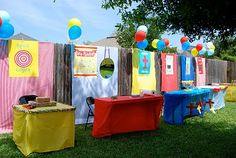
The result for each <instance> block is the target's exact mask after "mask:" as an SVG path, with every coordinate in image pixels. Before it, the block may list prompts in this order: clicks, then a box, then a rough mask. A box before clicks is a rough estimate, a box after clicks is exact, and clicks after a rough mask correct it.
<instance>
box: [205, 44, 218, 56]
mask: <svg viewBox="0 0 236 158" xmlns="http://www.w3.org/2000/svg"><path fill="white" fill-rule="evenodd" d="M207 48H208V51H207V54H208V55H209V56H210V55H213V54H214V53H215V49H216V47H215V46H214V44H213V43H212V42H207Z"/></svg>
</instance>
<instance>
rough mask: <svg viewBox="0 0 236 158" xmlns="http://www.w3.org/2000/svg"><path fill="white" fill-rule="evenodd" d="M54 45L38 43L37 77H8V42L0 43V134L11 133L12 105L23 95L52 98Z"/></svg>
mask: <svg viewBox="0 0 236 158" xmlns="http://www.w3.org/2000/svg"><path fill="white" fill-rule="evenodd" d="M53 57H54V44H52V43H48V42H40V43H39V77H9V73H8V67H9V66H8V41H0V133H7V132H11V131H12V126H13V112H12V105H14V104H17V103H18V99H19V98H20V97H21V96H23V95H31V94H34V95H37V96H46V97H50V98H52V96H53Z"/></svg>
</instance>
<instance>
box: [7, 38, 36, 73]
mask: <svg viewBox="0 0 236 158" xmlns="http://www.w3.org/2000/svg"><path fill="white" fill-rule="evenodd" d="M8 51H9V54H8V60H9V77H38V76H39V71H38V42H37V41H21V40H11V41H9V43H8Z"/></svg>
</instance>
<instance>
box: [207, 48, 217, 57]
mask: <svg viewBox="0 0 236 158" xmlns="http://www.w3.org/2000/svg"><path fill="white" fill-rule="evenodd" d="M214 53H215V51H214V50H213V49H209V50H208V51H207V54H208V55H209V56H211V55H213V54H214Z"/></svg>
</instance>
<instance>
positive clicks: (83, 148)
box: [0, 103, 236, 158]
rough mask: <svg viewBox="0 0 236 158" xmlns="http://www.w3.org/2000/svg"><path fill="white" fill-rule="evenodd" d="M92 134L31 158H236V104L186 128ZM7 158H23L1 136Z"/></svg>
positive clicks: (1, 157)
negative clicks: (96, 136) (94, 136)
mask: <svg viewBox="0 0 236 158" xmlns="http://www.w3.org/2000/svg"><path fill="white" fill-rule="evenodd" d="M91 131H92V128H91V127H89V128H88V129H87V130H86V131H84V126H81V125H80V126H77V127H76V137H75V138H76V140H75V141H76V142H75V147H74V148H69V149H65V150H61V151H55V152H49V153H41V154H39V153H32V154H31V155H30V156H29V157H30V158H34V157H35V158H36V157H37V158H49V157H50V158H59V157H63V158H74V157H79V158H82V157H109V158H110V157H111V158H113V157H127V158H139V157H143V158H151V157H181V158H182V157H195V158H198V157H214V158H215V157H236V103H227V105H226V107H225V108H224V109H221V110H219V111H217V114H212V113H205V116H204V117H203V118H201V117H192V118H188V119H186V123H185V125H184V126H174V125H168V124H164V122H163V119H161V124H160V129H159V130H156V131H146V132H135V133H127V134H118V135H113V136H111V137H107V138H102V139H95V138H93V137H92V136H91ZM55 132H56V131H55ZM5 157H6V158H17V157H23V155H22V154H21V153H20V151H19V150H18V149H17V147H16V146H15V144H14V142H13V140H12V135H11V134H10V135H9V134H4V135H0V158H5Z"/></svg>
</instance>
